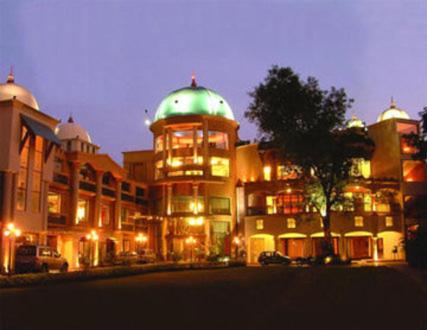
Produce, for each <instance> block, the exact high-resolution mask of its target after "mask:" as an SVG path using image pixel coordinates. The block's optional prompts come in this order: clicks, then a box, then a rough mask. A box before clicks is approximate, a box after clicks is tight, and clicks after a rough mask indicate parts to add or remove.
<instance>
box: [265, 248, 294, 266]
mask: <svg viewBox="0 0 427 330" xmlns="http://www.w3.org/2000/svg"><path fill="white" fill-rule="evenodd" d="M258 262H259V264H260V265H261V266H267V265H269V264H280V265H289V264H290V263H291V262H292V260H291V258H289V257H288V256H284V255H282V254H281V253H280V252H278V251H264V252H261V253H260V255H259V257H258Z"/></svg>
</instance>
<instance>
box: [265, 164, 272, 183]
mask: <svg viewBox="0 0 427 330" xmlns="http://www.w3.org/2000/svg"><path fill="white" fill-rule="evenodd" d="M264 180H265V181H271V167H270V166H264Z"/></svg>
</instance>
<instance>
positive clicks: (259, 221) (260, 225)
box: [255, 219, 264, 230]
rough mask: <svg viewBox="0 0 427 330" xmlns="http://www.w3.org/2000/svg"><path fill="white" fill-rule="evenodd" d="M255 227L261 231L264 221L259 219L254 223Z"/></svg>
mask: <svg viewBox="0 0 427 330" xmlns="http://www.w3.org/2000/svg"><path fill="white" fill-rule="evenodd" d="M255 227H256V229H257V230H263V229H264V220H262V219H259V220H257V221H256V222H255Z"/></svg>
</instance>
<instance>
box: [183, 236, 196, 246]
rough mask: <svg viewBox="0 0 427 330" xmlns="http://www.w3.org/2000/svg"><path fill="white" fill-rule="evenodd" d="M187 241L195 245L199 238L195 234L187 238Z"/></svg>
mask: <svg viewBox="0 0 427 330" xmlns="http://www.w3.org/2000/svg"><path fill="white" fill-rule="evenodd" d="M185 243H186V244H188V245H193V244H195V243H197V240H196V239H195V238H194V237H193V236H190V237H188V238H187V239H186V240H185Z"/></svg>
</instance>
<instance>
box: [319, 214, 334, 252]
mask: <svg viewBox="0 0 427 330" xmlns="http://www.w3.org/2000/svg"><path fill="white" fill-rule="evenodd" d="M322 223H323V236H324V237H323V242H322V243H323V244H322V254H323V255H325V256H326V255H330V254H333V253H334V246H333V242H332V233H331V215H330V211H329V210H327V211H326V214H325V216H323V217H322Z"/></svg>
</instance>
